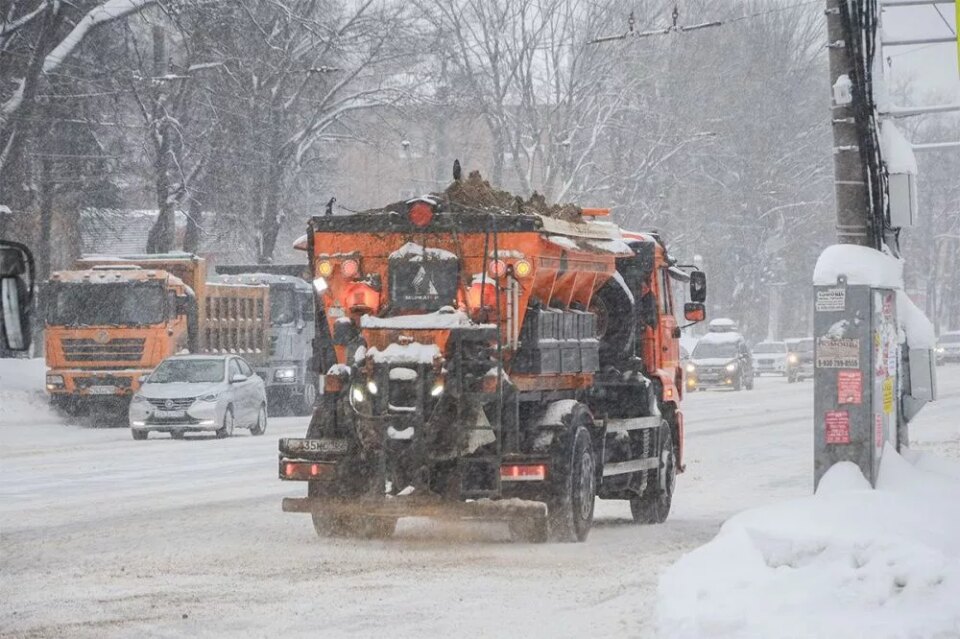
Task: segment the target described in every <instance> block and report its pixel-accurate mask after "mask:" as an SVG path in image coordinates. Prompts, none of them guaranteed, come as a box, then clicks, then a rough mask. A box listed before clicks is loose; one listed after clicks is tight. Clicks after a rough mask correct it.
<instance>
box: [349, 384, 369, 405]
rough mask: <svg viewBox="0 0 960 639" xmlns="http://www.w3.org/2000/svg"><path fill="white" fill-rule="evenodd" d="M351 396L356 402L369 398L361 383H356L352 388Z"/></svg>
mask: <svg viewBox="0 0 960 639" xmlns="http://www.w3.org/2000/svg"><path fill="white" fill-rule="evenodd" d="M350 397H351V399H353V403H354V404H360V403H363V400H365V399H366V398H367V396H366V394H364V392H363V386H361V385H360V384H354V385H353V387H352V388H351V389H350Z"/></svg>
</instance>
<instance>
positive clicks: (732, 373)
mask: <svg viewBox="0 0 960 639" xmlns="http://www.w3.org/2000/svg"><path fill="white" fill-rule="evenodd" d="M708 330H709V332H708V333H707V334H706V335H704V336H703V337H702V338H700V341H698V342H697V345H696V346H695V347H694V349H693V352H692V353H691V354H690V362H689V363H688V364H687V365H686V373H687V390H691V391H693V390H697V389H700V388H705V387H711V386H712V387H717V388H731V389H733V390H741V389H743V388H746V389H747V390H752V389H753V375H754V373H753V371H754V368H753V355H752V354H751V353H750V348H749V347H748V346H747V342H746V340H745V339H744V338H743V335H741V334H740V333H738V332H737V326H736V323H734V322H733V320H729V319H726V318H720V319H716V320H713V321H712V322H710V325H709V327H708Z"/></svg>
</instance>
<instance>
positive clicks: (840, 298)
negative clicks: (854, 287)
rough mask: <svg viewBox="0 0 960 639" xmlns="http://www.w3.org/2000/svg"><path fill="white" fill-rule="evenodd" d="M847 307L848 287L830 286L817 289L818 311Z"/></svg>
mask: <svg viewBox="0 0 960 639" xmlns="http://www.w3.org/2000/svg"><path fill="white" fill-rule="evenodd" d="M846 307H847V289H845V288H828V289H826V290H823V291H817V301H816V308H817V310H818V311H826V312H831V311H842V310H843V309H845V308H846Z"/></svg>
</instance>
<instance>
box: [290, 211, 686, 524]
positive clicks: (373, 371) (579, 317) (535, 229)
mask: <svg viewBox="0 0 960 639" xmlns="http://www.w3.org/2000/svg"><path fill="white" fill-rule="evenodd" d="M602 212H605V211H602V210H588V209H577V211H576V214H575V215H574V216H572V219H558V218H555V217H550V216H545V215H541V214H538V213H535V212H531V213H524V212H519V213H518V212H507V211H502V210H478V208H477V207H475V206H466V205H462V204H458V203H457V202H455V201H449V200H447V201H445V200H443V199H440V198H435V197H423V198H417V199H414V200H410V201H408V202H402V203H397V204H394V205H390V206H388V207H385V208H384V209H381V210H377V211H371V212H367V213H360V214H354V215H348V216H324V217H314V218H313V219H312V220H311V222H310V225H309V228H308V234H307V250H308V253H309V256H310V263H311V265H312V270H313V275H314V280H313V284H314V289H315V292H316V300H317V314H316V315H317V317H318V323H319V325H318V329H317V339H316V340H315V349H314V360H315V361H316V362H318V363H319V365H320V366H319V368H318V371H319V372H321V374H322V375H323V384H322V388H323V393H322V394H321V395H320V397H319V399H318V404H317V408H316V410H315V411H314V414H313V417H312V419H311V422H310V425H309V428H308V431H307V434H306V437H305V438H302V439H300V438H297V439H294V438H288V439H283V440H281V441H280V477H281V479H284V480H294V481H306V482H307V484H308V494H307V497H305V498H288V499H285V500H284V510H286V511H290V512H308V513H310V514H311V515H312V516H313V521H314V526H315V528H316V530H317V532H318V534H361V535H373V536H375V535H383V534H389V533H390V532H391V531H392V530H393V526H394V525H395V522H396V519H397V518H398V517H402V516H407V515H437V516H454V517H471V518H489V519H502V520H506V521H508V522H509V523H510V526H511V531H512V533H513V534H514V535H515V536H517V537H521V538H529V539H534V540H539V541H542V540H545V539H546V538H547V537H548V536H550V537H552V538H554V539H557V540H565V541H578V540H579V541H582V540H583V539H585V537H586V535H587V533H588V532H589V529H590V525H591V522H592V516H593V502H594V498H595V497H596V496H600V497H605V498H610V499H624V500H628V501H630V503H631V508H632V511H633V513H634V517H635V519H636V520H637V521H641V522H655V521H663V520H664V519H665V518H666V515H667V513H668V512H669V507H670V499H671V496H672V491H673V481H674V479H673V478H674V476H675V474H676V472H678V471H680V470H682V436H683V421H682V414H681V412H680V410H679V402H680V399H681V392H682V371H681V368H680V365H679V343H678V337H679V328H678V326H677V321H676V319H675V318H674V309H673V307H672V300H670V299H665V297H666V298H669V296H670V287H671V286H672V284H671V283H670V279H671V274H670V272H669V270H670V269H671V268H675V267H674V265H673V263H672V261H671V260H670V259H669V258H668V256H667V254H666V250H665V247H664V245H663V243H662V242H661V241H660V240H659V238H657V237H656V236H654V235H643V234H631V235H627V234H624V233H622V232H621V230H620V229H619V228H618V227H616V226H615V225H613V224H609V223H601V222H596V221H593V220H594V217H595V216H596V214H598V213H602ZM676 270H677V272H678V273H683V271H681V270H680V269H676ZM683 275H684V277H685V278H686V279H690V278H689V276H688V275H686V274H685V273H683ZM697 283H698V285H699V284H700V283H702V280H701V279H700V278H697ZM703 292H704V293H705V288H703ZM698 295H699V294H698ZM702 301H703V300H702V297H701V298H700V299H699V301H695V302H693V303H692V307H691V308H690V309H688V310H689V311H690V312H689V313H688V316H691V317H692V316H698V317H699V318H700V319H702V314H703V306H702Z"/></svg>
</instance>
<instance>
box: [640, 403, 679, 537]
mask: <svg viewBox="0 0 960 639" xmlns="http://www.w3.org/2000/svg"><path fill="white" fill-rule="evenodd" d="M659 439H660V448H659V451H658V453H659V454H658V457H659V458H660V463H659V464H658V467H657V469H656V470H650V471H647V472H648V473H649V475H648V476H647V487H646V489H644V491H643V494H641V495H637V496H635V497H632V498H631V499H630V513H631V514H632V515H633V521H634V523H637V524H662V523H663V522H665V521H666V520H667V516H668V515H669V514H670V506H671V504H672V503H673V489H674V487H675V485H676V479H677V458H676V450H675V449H674V447H673V432H672V430H671V428H670V425H669V424H668V423H667V422H666V421H663V422H661V423H660V438H659Z"/></svg>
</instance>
